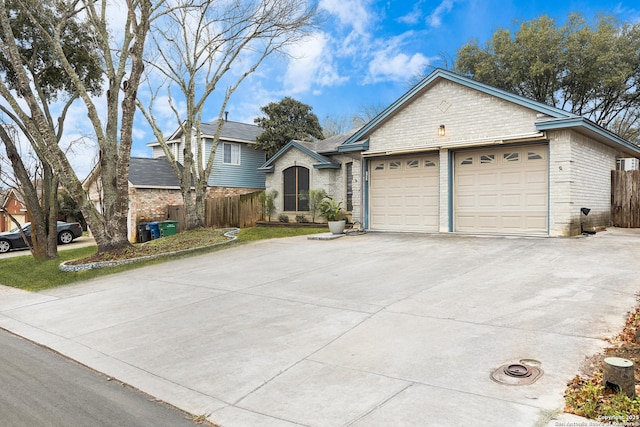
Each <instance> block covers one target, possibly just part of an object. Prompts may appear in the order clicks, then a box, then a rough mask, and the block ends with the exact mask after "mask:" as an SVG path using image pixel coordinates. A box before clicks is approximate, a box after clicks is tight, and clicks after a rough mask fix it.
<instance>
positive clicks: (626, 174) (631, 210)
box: [611, 170, 640, 228]
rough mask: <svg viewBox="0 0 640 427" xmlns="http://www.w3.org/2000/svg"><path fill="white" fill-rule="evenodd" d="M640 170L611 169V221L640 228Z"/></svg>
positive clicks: (617, 225) (614, 223) (624, 226)
mask: <svg viewBox="0 0 640 427" xmlns="http://www.w3.org/2000/svg"><path fill="white" fill-rule="evenodd" d="M639 196H640V171H637V170H633V171H619V170H614V171H611V223H612V224H613V226H614V227H622V228H640V197H639Z"/></svg>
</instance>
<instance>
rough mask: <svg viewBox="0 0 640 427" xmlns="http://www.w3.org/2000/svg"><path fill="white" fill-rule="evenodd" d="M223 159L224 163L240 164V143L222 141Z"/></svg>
mask: <svg viewBox="0 0 640 427" xmlns="http://www.w3.org/2000/svg"><path fill="white" fill-rule="evenodd" d="M223 150H224V153H223V154H224V159H223V163H224V164H225V165H239V164H240V144H228V143H226V142H225V143H224V146H223Z"/></svg>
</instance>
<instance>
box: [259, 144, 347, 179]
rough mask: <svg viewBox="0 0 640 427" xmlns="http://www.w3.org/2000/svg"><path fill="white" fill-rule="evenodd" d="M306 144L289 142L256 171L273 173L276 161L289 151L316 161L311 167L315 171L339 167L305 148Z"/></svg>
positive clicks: (311, 149) (327, 158)
mask: <svg viewBox="0 0 640 427" xmlns="http://www.w3.org/2000/svg"><path fill="white" fill-rule="evenodd" d="M307 144H309V143H304V142H302V141H296V140H292V141H289V143H287V145H285V146H284V147H282V148H281V149H280V150H278V152H277V153H276V154H274V155H273V156H272V157H271V158H270V159H269V160H267V162H266V163H265V164H264V165H262V166H260V167H259V168H258V170H261V171H264V172H273V168H274V164H275V163H276V162H277V161H278V159H280V158H281V157H282V156H284V154H285V153H287V152H288V151H289V150H291V149H297V150H300V151H302V152H303V153H304V154H306V155H307V156H309V157H311V158H313V159H314V160H316V161H317V162H318V163H316V164H314V165H313V167H314V168H316V169H326V168H330V169H331V168H339V167H340V165H339V164H338V163H335V162H333V161H332V160H331V159H330V158H329V157H326V156H324V155H322V154H319V153H317V152H316V151H314V150H313V148H310V147H307ZM334 152H335V150H334Z"/></svg>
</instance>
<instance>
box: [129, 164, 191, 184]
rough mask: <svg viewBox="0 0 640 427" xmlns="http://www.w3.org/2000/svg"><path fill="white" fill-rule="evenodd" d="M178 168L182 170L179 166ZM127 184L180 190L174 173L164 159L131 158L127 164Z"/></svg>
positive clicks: (179, 165)
mask: <svg viewBox="0 0 640 427" xmlns="http://www.w3.org/2000/svg"><path fill="white" fill-rule="evenodd" d="M178 167H179V168H180V170H182V165H181V164H178ZM129 182H130V183H131V185H133V186H134V187H147V188H158V187H161V188H180V183H179V182H178V178H177V177H176V173H175V172H174V170H173V168H172V167H171V165H170V164H169V162H168V161H167V158H166V157H158V158H155V159H151V158H145V157H132V158H131V162H130V163H129Z"/></svg>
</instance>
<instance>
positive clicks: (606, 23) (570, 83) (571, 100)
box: [454, 14, 640, 143]
mask: <svg viewBox="0 0 640 427" xmlns="http://www.w3.org/2000/svg"><path fill="white" fill-rule="evenodd" d="M454 70H455V71H457V72H459V73H461V74H464V75H467V76H469V77H472V78H474V79H476V80H478V81H481V82H483V83H487V84H490V85H492V86H496V87H498V88H501V89H505V90H508V91H511V92H514V93H516V94H518V95H522V96H526V97H528V98H532V99H535V100H537V101H540V102H544V103H546V104H549V105H553V106H556V107H559V108H562V109H565V110H568V111H571V112H572V113H575V114H578V115H581V116H585V117H587V118H588V119H590V120H592V121H594V122H595V123H598V124H600V125H602V126H604V127H606V128H608V129H609V130H612V131H614V132H616V133H618V134H620V135H621V136H622V137H625V138H628V139H630V140H633V141H635V142H636V143H637V142H639V141H638V121H637V119H638V117H639V115H640V24H638V23H635V24H630V23H620V22H619V21H616V20H615V18H613V17H611V16H602V17H600V18H598V19H597V20H596V21H595V22H594V23H588V22H587V21H586V20H585V18H584V17H583V16H581V15H579V14H571V15H569V18H568V20H567V21H566V23H564V24H563V25H561V26H560V25H558V24H557V23H556V22H555V21H554V20H553V19H552V18H549V17H547V16H541V17H539V18H536V19H533V20H531V21H526V22H523V23H522V24H521V25H520V27H519V28H518V30H517V31H515V32H514V33H512V32H511V31H510V30H507V29H498V30H497V31H496V32H495V33H494V34H493V36H492V38H491V39H490V40H489V41H487V42H486V44H485V45H483V46H481V45H480V44H479V43H478V41H477V40H472V41H470V42H469V43H467V44H465V45H464V46H462V47H461V48H460V49H459V50H458V53H457V60H456V62H455V66H454Z"/></svg>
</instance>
